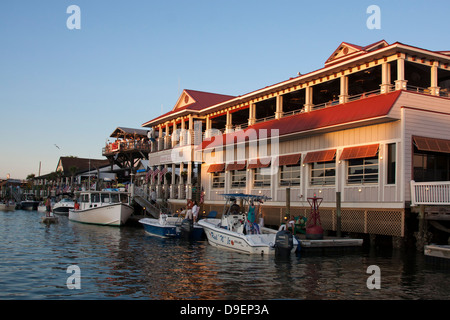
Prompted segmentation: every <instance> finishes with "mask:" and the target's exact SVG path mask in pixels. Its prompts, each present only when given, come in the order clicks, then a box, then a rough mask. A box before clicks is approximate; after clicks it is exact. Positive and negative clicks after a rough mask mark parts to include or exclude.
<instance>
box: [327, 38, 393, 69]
mask: <svg viewBox="0 0 450 320" xmlns="http://www.w3.org/2000/svg"><path fill="white" fill-rule="evenodd" d="M388 45H389V44H388V43H387V42H386V41H385V40H380V41H377V42H375V43H372V44H369V45H367V46H365V47H361V46H358V45H355V44H351V43H348V42H342V43H341V44H340V45H339V47H337V49H336V50H334V52H333V53H332V54H331V56H330V57H329V58H328V59H327V61H325V66H328V65H330V64H333V63H336V62H339V61H343V60H345V59H347V58H350V57H354V56H357V55H360V54H364V53H367V52H370V51H373V50H377V49H380V48H383V47H386V46H388Z"/></svg>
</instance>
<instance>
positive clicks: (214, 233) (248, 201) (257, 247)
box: [198, 193, 298, 255]
mask: <svg viewBox="0 0 450 320" xmlns="http://www.w3.org/2000/svg"><path fill="white" fill-rule="evenodd" d="M222 196H224V198H225V200H226V203H225V206H224V211H223V214H222V218H220V219H216V218H213V219H211V218H206V219H202V220H200V221H199V222H198V224H199V225H201V226H202V227H203V229H204V231H205V233H206V237H207V239H208V243H209V244H210V245H212V246H214V247H217V248H221V249H227V250H232V251H236V252H241V253H246V254H261V255H272V254H277V255H278V254H290V253H293V252H295V251H296V249H297V246H298V241H297V239H296V238H295V237H294V236H293V235H292V234H291V233H290V232H288V231H286V230H281V231H278V230H273V229H270V228H266V227H264V226H262V225H258V224H256V222H255V221H256V219H257V218H258V212H259V209H260V205H261V204H262V203H263V202H264V201H265V200H267V199H269V198H268V197H266V196H260V195H250V194H242V193H241V194H223V195H222ZM237 202H240V203H242V207H243V208H241V207H240V206H239V205H237Z"/></svg>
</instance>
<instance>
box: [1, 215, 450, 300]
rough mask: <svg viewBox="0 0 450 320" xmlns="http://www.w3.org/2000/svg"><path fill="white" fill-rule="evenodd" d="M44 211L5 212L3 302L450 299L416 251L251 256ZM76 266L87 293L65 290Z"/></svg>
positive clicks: (444, 281) (442, 278) (444, 272)
mask: <svg viewBox="0 0 450 320" xmlns="http://www.w3.org/2000/svg"><path fill="white" fill-rule="evenodd" d="M40 217H41V214H40V213H37V212H25V211H20V210H19V211H16V212H15V213H14V214H10V213H3V212H0V272H1V274H2V277H1V279H0V287H1V288H2V290H1V292H0V298H1V299H12V298H14V299H46V298H47V299H117V298H119V299H176V300H183V299H203V300H205V299H210V300H217V299H221V300H241V299H249V300H251V299H450V290H449V284H450V280H449V278H450V277H449V276H450V272H449V270H448V269H446V268H443V267H442V268H441V267H436V266H435V265H432V264H430V263H427V262H426V261H425V258H424V256H423V255H422V254H420V253H416V252H415V251H413V252H405V251H401V250H386V249H377V248H366V249H364V250H361V251H357V252H337V253H326V254H304V253H302V254H301V255H298V256H297V255H291V256H289V257H277V258H274V257H267V256H248V255H244V254H239V253H234V252H229V251H224V250H220V249H217V248H214V247H212V246H210V245H208V243H207V242H206V241H198V242H188V241H184V240H177V239H162V238H158V237H153V236H150V235H147V234H146V233H145V232H144V230H143V229H140V228H135V227H124V228H117V227H103V226H93V225H84V224H80V223H75V222H70V221H68V219H67V217H61V218H60V221H59V223H58V224H53V225H44V224H42V223H40ZM74 264H75V265H78V266H79V267H80V269H81V289H80V290H69V289H67V287H66V280H67V277H68V276H69V275H68V274H67V273H66V270H67V267H68V266H70V265H74ZM370 265H378V266H379V267H380V269H381V289H380V290H369V289H368V288H367V286H366V281H367V278H368V277H369V276H370V275H369V274H367V272H366V271H367V267H368V266H370Z"/></svg>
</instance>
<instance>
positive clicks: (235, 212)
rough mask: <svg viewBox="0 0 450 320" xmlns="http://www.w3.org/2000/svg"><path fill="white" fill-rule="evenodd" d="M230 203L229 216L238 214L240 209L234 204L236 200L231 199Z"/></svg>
mask: <svg viewBox="0 0 450 320" xmlns="http://www.w3.org/2000/svg"><path fill="white" fill-rule="evenodd" d="M231 201H232V202H233V204H232V205H231V207H230V213H231V214H238V213H239V212H240V211H241V207H240V206H239V205H238V204H237V203H236V199H235V198H233V199H231Z"/></svg>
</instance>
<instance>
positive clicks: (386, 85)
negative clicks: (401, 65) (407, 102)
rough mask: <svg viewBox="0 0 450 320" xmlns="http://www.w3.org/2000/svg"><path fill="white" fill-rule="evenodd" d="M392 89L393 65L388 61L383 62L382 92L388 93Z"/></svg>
mask: <svg viewBox="0 0 450 320" xmlns="http://www.w3.org/2000/svg"><path fill="white" fill-rule="evenodd" d="M390 90H391V65H390V64H389V63H387V62H383V63H382V64H381V84H380V92H381V93H388V92H389V91H390Z"/></svg>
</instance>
